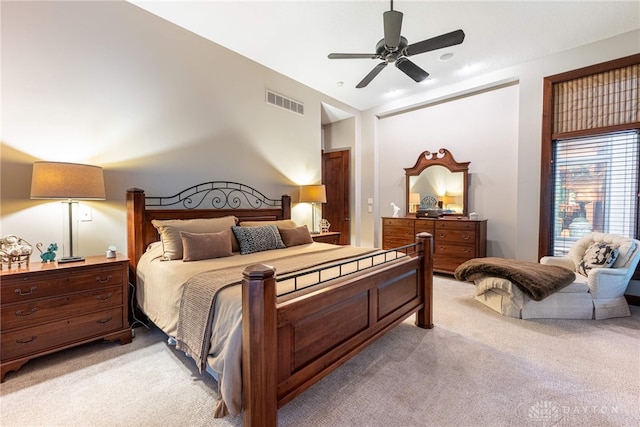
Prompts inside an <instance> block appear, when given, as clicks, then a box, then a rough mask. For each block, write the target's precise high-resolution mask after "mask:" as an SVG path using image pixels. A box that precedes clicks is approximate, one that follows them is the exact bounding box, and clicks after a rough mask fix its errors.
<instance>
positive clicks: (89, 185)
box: [31, 162, 106, 263]
mask: <svg viewBox="0 0 640 427" xmlns="http://www.w3.org/2000/svg"><path fill="white" fill-rule="evenodd" d="M31 198H32V199H66V200H65V201H64V202H63V203H68V205H69V208H68V209H69V214H68V215H69V217H68V219H69V246H68V247H69V255H68V256H66V257H63V258H60V259H59V260H58V262H59V263H61V262H73V261H82V260H83V259H84V258H83V257H81V256H77V255H75V254H74V249H73V203H77V202H76V201H74V200H104V199H105V198H106V197H105V191H104V175H103V172H102V168H101V167H99V166H91V165H82V164H77V163H62V162H35V163H34V164H33V175H32V177H31Z"/></svg>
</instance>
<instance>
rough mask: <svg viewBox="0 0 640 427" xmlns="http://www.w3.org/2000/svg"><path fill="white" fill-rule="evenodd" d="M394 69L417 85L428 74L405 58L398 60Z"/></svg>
mask: <svg viewBox="0 0 640 427" xmlns="http://www.w3.org/2000/svg"><path fill="white" fill-rule="evenodd" d="M396 67H398V68H399V69H400V71H402V72H403V73H405V74H406V75H407V76H409V77H411V78H412V79H413V80H415V81H416V82H418V83H420V82H421V81H423V80H424V79H426V78H427V77H429V73H427V72H426V71H425V70H423V69H422V68H420V67H418V66H417V65H416V64H414V63H413V62H411V61H409V60H408V59H407V58H399V59H398V60H397V61H396Z"/></svg>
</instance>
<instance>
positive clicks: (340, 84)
mask: <svg viewBox="0 0 640 427" xmlns="http://www.w3.org/2000/svg"><path fill="white" fill-rule="evenodd" d="M336 84H337V85H338V87H342V85H343V84H344V82H337V83H336Z"/></svg>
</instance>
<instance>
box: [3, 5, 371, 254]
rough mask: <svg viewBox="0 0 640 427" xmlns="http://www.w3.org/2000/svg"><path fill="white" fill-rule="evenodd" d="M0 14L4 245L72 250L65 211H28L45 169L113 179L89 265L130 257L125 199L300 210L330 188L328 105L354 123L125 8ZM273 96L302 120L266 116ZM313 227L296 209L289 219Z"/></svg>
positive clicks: (51, 205)
mask: <svg viewBox="0 0 640 427" xmlns="http://www.w3.org/2000/svg"><path fill="white" fill-rule="evenodd" d="M1 7H2V14H1V19H2V22H1V24H2V26H1V32H2V33H1V36H2V88H1V89H2V91H1V93H2V95H1V96H2V134H1V140H2V145H1V147H0V148H1V150H2V159H1V164H0V168H1V174H2V175H1V178H2V182H1V185H2V187H1V223H0V227H1V230H0V233H1V235H6V234H16V235H18V236H20V237H22V238H24V239H26V240H27V241H28V242H30V243H32V244H35V243H36V242H43V243H44V244H45V246H46V245H48V244H49V243H51V242H57V243H58V244H60V243H62V212H63V210H62V207H61V204H60V202H56V201H51V202H49V201H42V200H38V201H36V200H29V192H30V182H31V165H32V164H33V162H34V161H37V160H49V161H68V162H78V163H89V164H95V165H99V166H102V167H103V168H104V169H105V184H106V192H107V200H106V201H103V202H91V203H89V204H90V206H91V207H92V214H93V215H92V216H93V219H92V221H91V222H81V223H80V224H79V228H80V244H79V252H80V253H81V254H83V255H90V254H104V250H105V249H106V247H107V246H109V245H112V244H114V245H116V246H117V248H118V250H119V251H120V252H123V253H124V252H126V228H125V222H126V218H125V206H124V198H125V190H126V189H127V188H131V187H139V188H142V189H144V190H146V192H147V194H150V195H170V194H174V193H177V192H178V191H180V190H182V189H184V188H186V187H188V186H191V185H194V184H197V183H200V182H205V181H210V180H231V181H238V182H242V183H245V184H247V185H250V186H253V187H255V188H257V189H258V190H260V191H262V192H263V193H265V194H266V195H267V196H270V197H275V198H277V197H279V196H280V195H282V194H290V195H292V196H293V197H294V202H295V197H296V196H297V191H296V190H297V186H298V185H302V184H310V183H317V182H319V181H320V179H321V155H320V153H321V123H320V116H321V114H320V106H321V103H322V102H324V103H329V104H331V105H335V106H336V107H338V108H340V109H342V110H344V111H347V112H349V113H350V114H352V115H358V112H357V111H356V110H354V109H352V108H350V107H349V106H346V105H344V104H341V103H340V102H338V101H336V100H333V99H331V98H328V97H327V96H325V95H323V94H320V93H318V92H316V91H314V90H311V89H310V88H308V87H306V86H304V85H301V84H300V83H298V82H296V81H293V80H291V79H289V78H286V77H284V76H282V75H280V74H278V73H276V72H273V71H272V70H269V69H267V68H265V67H263V66H261V65H259V64H257V63H255V62H252V61H250V60H248V59H246V58H244V57H242V56H240V55H237V54H236V53H234V52H231V51H229V50H227V49H225V48H223V47H221V46H219V45H217V44H215V43H212V42H210V41H208V40H205V39H203V38H201V37H199V36H196V35H194V34H193V33H190V32H188V31H186V30H184V29H182V28H180V27H178V26H176V25H173V24H171V23H169V22H167V21H164V20H163V19H161V18H159V17H157V16H155V15H152V14H150V13H148V12H146V11H143V10H142V9H140V8H138V7H136V6H134V5H131V4H129V3H125V2H64V1H61V2H55V1H54V2H2V3H1ZM266 89H270V90H273V91H275V92H278V93H281V94H283V95H285V96H289V97H291V98H293V99H295V100H297V101H300V102H302V103H304V106H305V115H304V116H299V115H296V114H294V113H291V112H289V111H286V110H283V109H280V108H276V107H273V106H271V105H268V104H266V103H265V90H266ZM82 203H85V202H82ZM307 217H310V211H309V210H308V209H307V204H300V205H298V206H296V204H295V203H294V207H293V218H294V219H295V220H297V221H299V222H301V223H304V222H308V218H307ZM60 254H61V252H59V256H60ZM35 259H38V258H37V256H36V257H35Z"/></svg>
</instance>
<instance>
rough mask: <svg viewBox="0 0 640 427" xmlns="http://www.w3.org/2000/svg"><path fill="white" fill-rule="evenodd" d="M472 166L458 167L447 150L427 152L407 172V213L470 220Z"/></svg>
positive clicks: (463, 164) (467, 163)
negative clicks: (470, 170) (469, 194)
mask: <svg viewBox="0 0 640 427" xmlns="http://www.w3.org/2000/svg"><path fill="white" fill-rule="evenodd" d="M469 163H470V162H465V163H458V162H456V161H455V159H454V158H453V155H452V154H451V153H450V152H449V150H447V149H446V148H441V149H440V150H438V152H437V153H431V152H429V151H425V152H423V153H422V154H420V156H418V160H417V161H416V164H415V165H414V166H413V167H411V168H405V174H406V181H407V182H406V198H405V200H406V201H407V204H406V212H407V214H408V215H415V214H416V213H418V211H420V213H423V212H429V216H432V214H433V213H434V212H436V213H437V216H440V215H457V216H467V214H468V212H467V208H468V202H467V201H468V195H467V188H468V180H469Z"/></svg>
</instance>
